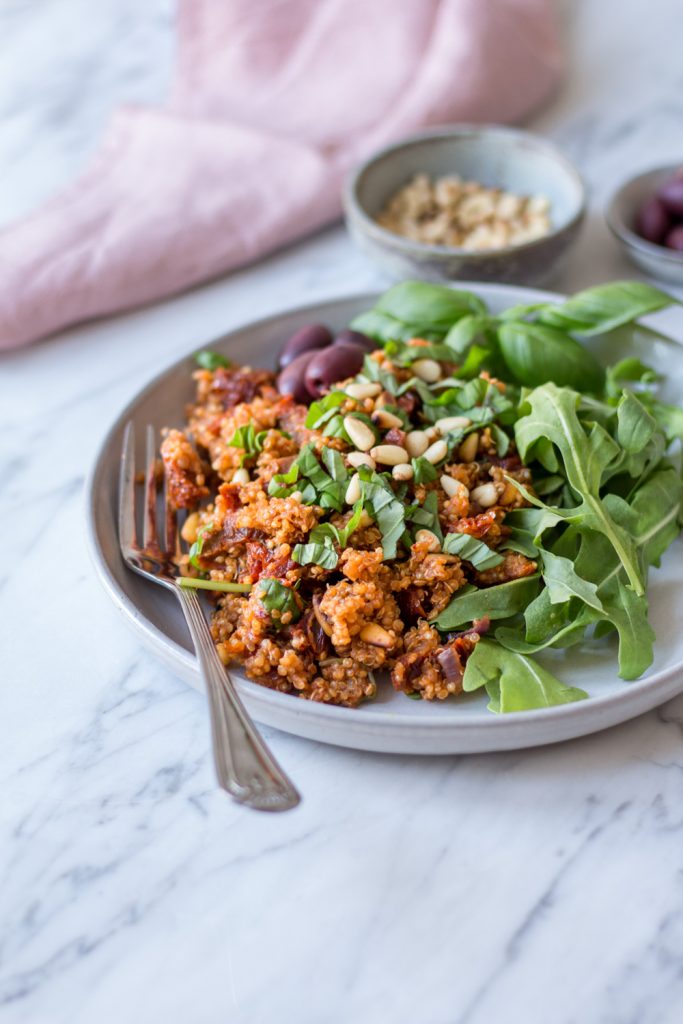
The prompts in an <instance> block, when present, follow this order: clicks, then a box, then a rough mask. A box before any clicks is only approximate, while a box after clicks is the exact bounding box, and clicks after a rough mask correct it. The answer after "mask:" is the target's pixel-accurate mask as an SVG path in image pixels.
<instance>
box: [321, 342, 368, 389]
mask: <svg viewBox="0 0 683 1024" xmlns="http://www.w3.org/2000/svg"><path fill="white" fill-rule="evenodd" d="M364 358H365V349H362V348H361V347H360V346H359V345H332V347H331V348H326V349H324V350H323V351H322V352H314V353H313V358H312V359H311V361H310V363H309V364H308V366H307V367H306V387H307V388H308V391H309V394H310V395H312V397H313V398H319V397H320V395H321V394H322V391H323V388H327V387H329V386H330V384H335V383H336V382H337V381H339V380H344V379H345V378H346V377H353V376H354V375H355V374H356V373H358V371H359V370H360V368H361V366H362V365H363V360H364Z"/></svg>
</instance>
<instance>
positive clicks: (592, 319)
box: [538, 281, 678, 337]
mask: <svg viewBox="0 0 683 1024" xmlns="http://www.w3.org/2000/svg"><path fill="white" fill-rule="evenodd" d="M677 303H678V300H677V299H675V298H673V296H671V295H667V294H666V292H663V291H660V289H659V288H654V287H653V286H652V285H650V284H645V283H644V282H643V281H613V282H611V283H610V284H602V285H598V286H597V287H596V288H587V289H586V290H585V291H582V292H577V294H576V295H573V296H572V297H571V298H570V299H567V301H566V302H563V303H562V304H561V305H547V306H544V307H542V308H541V310H540V312H539V314H538V320H539V321H540V322H541V323H543V324H548V325H549V326H550V327H559V328H561V329H564V330H566V331H576V332H577V333H579V334H582V335H584V336H585V337H589V336H590V335H593V334H605V333H606V332H607V331H611V330H613V329H614V328H615V327H619V326H621V324H627V323H630V322H631V321H632V320H637V319H638V317H641V316H645V314H646V313H654V312H656V311H657V310H658V309H664V308H665V307H666V306H672V305H675V304H677Z"/></svg>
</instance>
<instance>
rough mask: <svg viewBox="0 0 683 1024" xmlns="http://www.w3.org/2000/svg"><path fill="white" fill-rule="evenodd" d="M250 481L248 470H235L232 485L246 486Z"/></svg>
mask: <svg viewBox="0 0 683 1024" xmlns="http://www.w3.org/2000/svg"><path fill="white" fill-rule="evenodd" d="M250 479H251V477H250V476H249V470H248V469H236V470H235V472H234V473H233V477H232V482H233V483H234V484H248V483H249V481H250Z"/></svg>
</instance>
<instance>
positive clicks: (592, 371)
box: [498, 320, 605, 392]
mask: <svg viewBox="0 0 683 1024" xmlns="http://www.w3.org/2000/svg"><path fill="white" fill-rule="evenodd" d="M498 343H499V345H500V350H501V352H502V354H503V358H504V360H505V362H506V364H507V366H508V368H509V370H510V372H511V373H512V376H513V377H514V379H515V380H516V381H517V382H518V383H519V384H526V385H527V386H530V387H534V386H536V385H540V384H545V383H546V381H553V382H554V383H555V384H557V385H559V386H561V387H562V386H568V387H573V388H577V389H579V390H581V391H595V392H599V391H601V390H602V387H603V384H604V380H605V371H604V370H603V369H602V367H601V366H600V364H599V363H598V362H597V360H596V359H595V357H594V356H593V355H592V354H591V353H590V352H589V351H588V349H587V348H585V347H584V346H583V345H581V344H580V342H578V341H576V340H575V339H574V338H572V337H571V336H570V335H568V334H566V333H565V332H564V331H561V330H557V329H555V328H553V327H547V326H544V325H543V324H538V323H531V324H530V323H527V322H526V321H525V320H519V321H506V322H505V323H502V324H501V325H500V327H499V328H498Z"/></svg>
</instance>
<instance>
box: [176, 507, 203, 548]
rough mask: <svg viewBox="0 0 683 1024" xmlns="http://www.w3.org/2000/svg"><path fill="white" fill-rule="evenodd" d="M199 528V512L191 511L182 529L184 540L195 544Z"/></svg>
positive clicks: (181, 533) (181, 534)
mask: <svg viewBox="0 0 683 1024" xmlns="http://www.w3.org/2000/svg"><path fill="white" fill-rule="evenodd" d="M198 529H199V512H190V514H189V516H188V517H187V519H186V520H185V522H184V523H183V527H182V529H181V531H180V536H181V537H182V538H183V540H186V541H187V543H188V544H194V542H195V541H196V539H197V530H198Z"/></svg>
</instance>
